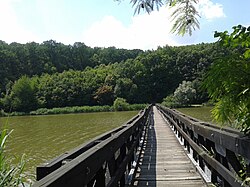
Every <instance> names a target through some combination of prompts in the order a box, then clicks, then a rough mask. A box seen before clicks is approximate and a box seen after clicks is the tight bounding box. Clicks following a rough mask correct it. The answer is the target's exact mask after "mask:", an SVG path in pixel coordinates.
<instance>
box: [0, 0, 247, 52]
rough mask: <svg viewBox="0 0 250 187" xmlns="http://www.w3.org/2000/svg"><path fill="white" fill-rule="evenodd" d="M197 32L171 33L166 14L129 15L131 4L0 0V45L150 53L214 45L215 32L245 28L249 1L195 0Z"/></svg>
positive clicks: (86, 0) (99, 0)
mask: <svg viewBox="0 0 250 187" xmlns="http://www.w3.org/2000/svg"><path fill="white" fill-rule="evenodd" d="M196 7H197V10H198V11H199V13H200V16H201V18H200V19H199V22H200V29H199V30H196V31H195V32H193V34H192V36H189V35H186V36H184V37H182V36H178V35H176V34H173V33H171V32H170V30H171V27H172V24H173V22H171V19H170V14H171V11H172V10H170V9H169V7H168V6H163V7H162V8H160V10H159V11H154V12H152V13H151V14H147V13H141V14H139V15H134V8H133V7H132V4H130V0H122V1H121V2H120V3H118V2H115V1H114V0H0V40H2V41H5V42H7V43H12V42H18V43H28V42H33V41H34V42H37V43H42V42H43V41H47V40H51V39H52V40H55V41H57V42H61V43H64V44H71V45H73V44H74V43H75V42H83V43H85V44H86V45H88V46H90V47H110V46H114V47H116V48H125V49H142V50H151V49H156V48H157V47H159V46H166V45H169V46H180V45H190V44H198V43H202V42H204V43H210V42H214V41H216V39H214V37H213V34H214V32H215V31H225V30H228V31H232V27H233V26H235V25H238V24H241V25H243V26H249V25H250V11H249V8H250V1H249V0H237V1H236V0H234V1H233V0H199V3H198V4H197V5H196Z"/></svg>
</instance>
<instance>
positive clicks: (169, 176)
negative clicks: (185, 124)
mask: <svg viewBox="0 0 250 187" xmlns="http://www.w3.org/2000/svg"><path fill="white" fill-rule="evenodd" d="M153 112H154V115H153V116H154V124H153V125H151V126H150V127H149V130H148V137H147V142H146V143H145V146H144V150H143V153H142V157H141V158H140V165H139V167H138V171H137V173H136V177H135V181H134V186H151V187H156V186H157V187H161V186H162V187H169V186H174V187H178V186H185V187H201V186H207V185H206V184H205V183H204V182H203V180H202V178H201V176H200V175H199V173H198V172H197V171H196V168H195V167H194V166H193V164H192V162H191V161H190V160H189V158H188V157H187V155H186V154H185V151H184V150H183V148H182V147H181V145H180V143H179V142H178V140H177V139H176V137H175V135H174V133H173V132H172V130H171V129H170V127H169V125H167V122H166V121H165V120H164V119H163V118H162V116H161V115H160V113H159V111H158V110H157V109H156V107H154V108H153Z"/></svg>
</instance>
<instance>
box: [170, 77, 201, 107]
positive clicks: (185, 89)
mask: <svg viewBox="0 0 250 187" xmlns="http://www.w3.org/2000/svg"><path fill="white" fill-rule="evenodd" d="M195 95H196V90H195V89H194V88H193V87H192V82H190V81H183V82H182V83H181V84H180V85H179V87H178V88H177V89H176V90H175V92H174V98H175V101H176V102H177V103H178V104H179V105H181V106H186V105H190V104H192V103H193V101H194V98H195Z"/></svg>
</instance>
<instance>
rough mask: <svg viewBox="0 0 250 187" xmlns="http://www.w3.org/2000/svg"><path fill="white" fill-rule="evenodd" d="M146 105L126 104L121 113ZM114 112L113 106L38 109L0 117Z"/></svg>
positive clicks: (4, 113)
mask: <svg viewBox="0 0 250 187" xmlns="http://www.w3.org/2000/svg"><path fill="white" fill-rule="evenodd" d="M146 106H147V104H128V106H127V107H126V109H124V110H123V111H136V110H142V109H144V108H145V107H146ZM112 111H115V109H114V107H113V106H108V105H105V106H72V107H61V108H51V109H48V108H39V109H37V110H35V111H31V112H29V113H24V112H11V113H6V112H4V111H3V110H1V111H0V116H25V115H50V114H71V113H92V112H112Z"/></svg>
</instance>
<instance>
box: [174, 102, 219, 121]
mask: <svg viewBox="0 0 250 187" xmlns="http://www.w3.org/2000/svg"><path fill="white" fill-rule="evenodd" d="M212 108H213V107H210V106H202V107H188V108H177V109H176V110H178V111H180V112H181V113H183V114H186V115H188V116H191V117H194V118H196V119H199V120H201V121H205V122H210V123H212V122H214V121H213V117H212V113H211V110H212Z"/></svg>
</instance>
